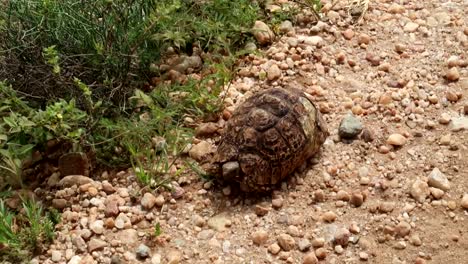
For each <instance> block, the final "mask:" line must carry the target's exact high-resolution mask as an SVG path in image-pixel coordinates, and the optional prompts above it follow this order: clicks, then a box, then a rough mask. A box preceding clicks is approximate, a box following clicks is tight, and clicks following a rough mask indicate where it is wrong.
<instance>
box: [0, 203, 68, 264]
mask: <svg viewBox="0 0 468 264" xmlns="http://www.w3.org/2000/svg"><path fill="white" fill-rule="evenodd" d="M59 221H60V214H59V213H58V212H57V211H56V210H52V211H47V212H46V211H44V209H43V207H42V206H41V205H40V204H39V203H38V202H36V201H33V200H23V203H22V207H21V210H20V212H14V211H11V210H10V209H8V208H7V207H6V205H5V203H4V201H3V200H1V201H0V253H2V254H4V255H5V257H6V258H7V259H8V260H10V261H15V260H24V259H28V258H30V257H31V256H32V254H34V253H37V252H40V251H42V250H43V249H44V244H46V243H49V242H51V241H52V239H53V238H54V236H55V234H54V231H55V225H56V224H57V223H58V222H59Z"/></svg>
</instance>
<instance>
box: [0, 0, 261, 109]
mask: <svg viewBox="0 0 468 264" xmlns="http://www.w3.org/2000/svg"><path fill="white" fill-rule="evenodd" d="M0 10H2V11H0V35H2V36H5V37H4V38H3V37H2V39H0V80H2V79H7V80H9V81H10V82H11V84H13V86H14V87H15V89H19V90H21V91H23V92H25V93H26V94H29V95H30V96H31V97H32V98H35V99H36V100H37V99H39V100H41V101H42V103H44V102H46V101H47V99H50V98H55V97H59V98H69V99H70V98H81V96H82V93H81V92H80V91H79V89H76V85H75V83H74V78H75V77H77V78H79V79H80V80H81V81H82V82H83V83H85V84H87V85H88V86H89V87H90V88H91V89H92V90H93V95H94V96H96V97H97V98H101V99H107V100H108V99H109V98H118V99H119V100H118V101H117V102H119V103H125V101H122V99H124V98H126V96H129V95H131V94H133V90H134V88H135V87H137V85H139V84H141V82H144V81H147V80H149V77H150V75H151V73H150V64H151V63H152V62H157V61H158V60H159V59H160V58H161V54H162V53H163V52H164V51H165V50H166V49H167V48H168V47H176V48H177V49H179V50H181V51H183V52H189V53H190V52H191V47H192V46H193V44H196V45H200V46H201V47H202V48H203V49H204V50H207V51H216V50H225V51H226V50H227V51H229V50H231V49H235V48H237V47H240V45H241V44H243V43H244V42H245V41H246V39H248V38H250V34H249V30H250V28H251V26H252V25H253V23H254V21H255V20H256V19H257V18H258V14H259V12H258V6H257V5H256V4H254V3H252V2H251V1H250V0H235V1H231V0H210V1H200V0H158V1H156V0H147V1H133V0H97V1H81V0H63V1H53V0H47V1H43V0H15V1H4V2H2V3H0ZM60 72H61V74H58V73H60Z"/></svg>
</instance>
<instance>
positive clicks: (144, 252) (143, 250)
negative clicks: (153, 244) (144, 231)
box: [136, 244, 150, 259]
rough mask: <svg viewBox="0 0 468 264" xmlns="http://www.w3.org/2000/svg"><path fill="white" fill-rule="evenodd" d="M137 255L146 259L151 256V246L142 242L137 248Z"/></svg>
mask: <svg viewBox="0 0 468 264" xmlns="http://www.w3.org/2000/svg"><path fill="white" fill-rule="evenodd" d="M136 256H137V258H140V259H145V258H148V257H149V256H150V248H149V247H148V246H147V245H145V244H140V245H139V246H138V248H137V249H136Z"/></svg>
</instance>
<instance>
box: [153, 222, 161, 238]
mask: <svg viewBox="0 0 468 264" xmlns="http://www.w3.org/2000/svg"><path fill="white" fill-rule="evenodd" d="M161 234H162V229H161V224H159V222H157V223H156V224H155V225H154V231H153V236H154V237H158V236H160V235H161Z"/></svg>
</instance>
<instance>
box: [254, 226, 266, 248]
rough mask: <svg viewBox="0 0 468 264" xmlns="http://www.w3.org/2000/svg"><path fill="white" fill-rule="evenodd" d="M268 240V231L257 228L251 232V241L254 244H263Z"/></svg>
mask: <svg viewBox="0 0 468 264" xmlns="http://www.w3.org/2000/svg"><path fill="white" fill-rule="evenodd" d="M267 240H268V232H266V231H265V230H259V231H256V232H254V233H253V234H252V241H253V242H254V244H256V245H263V244H264V243H265V242H266V241H267Z"/></svg>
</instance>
